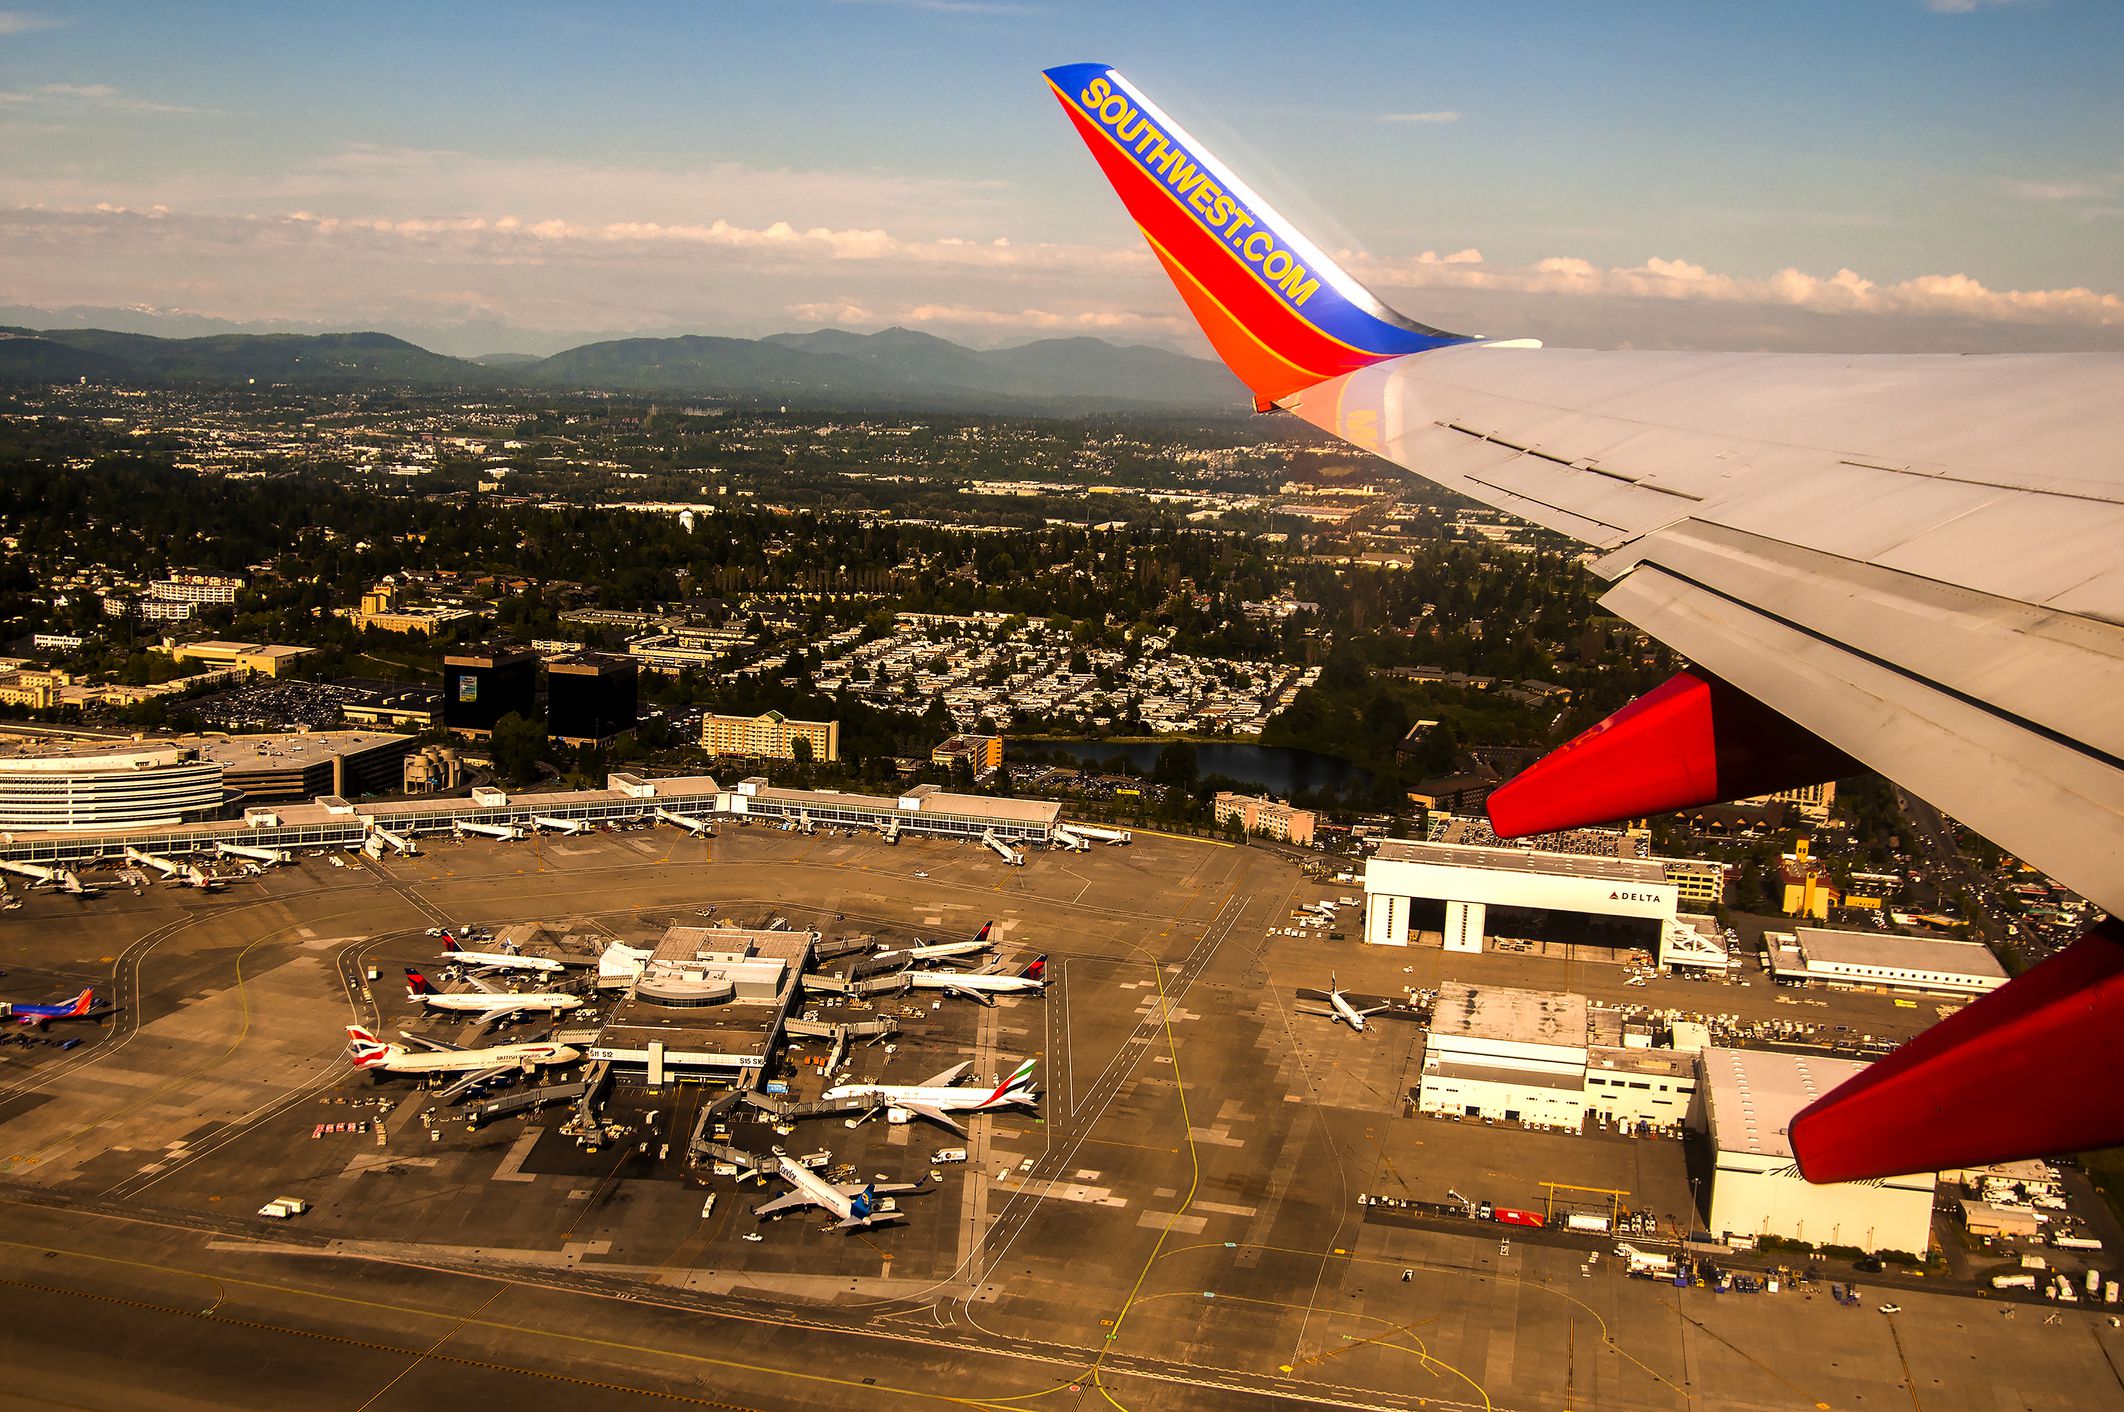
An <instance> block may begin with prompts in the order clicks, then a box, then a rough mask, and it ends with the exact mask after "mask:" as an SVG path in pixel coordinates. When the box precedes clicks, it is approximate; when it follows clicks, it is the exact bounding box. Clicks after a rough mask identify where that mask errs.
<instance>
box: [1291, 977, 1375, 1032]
mask: <svg viewBox="0 0 2124 1412" xmlns="http://www.w3.org/2000/svg"><path fill="white" fill-rule="evenodd" d="M1298 998H1299V999H1300V1000H1324V1001H1326V1002H1327V1006H1328V1008H1327V1009H1325V1010H1308V1009H1306V1008H1305V1007H1304V1006H1302V1005H1301V1006H1299V1007H1298V1013H1299V1014H1301V1015H1319V1016H1323V1017H1324V1018H1326V1019H1329V1020H1333V1021H1336V1022H1338V1023H1341V1024H1345V1025H1348V1026H1349V1027H1350V1028H1351V1029H1353V1030H1357V1031H1359V1032H1360V1033H1361V1032H1362V1031H1363V1029H1364V1017H1365V1016H1367V1015H1376V1014H1378V1013H1379V1012H1380V1011H1382V1010H1390V1009H1392V1008H1393V1002H1392V1001H1390V1000H1380V999H1379V997H1378V996H1376V995H1360V996H1358V997H1356V999H1357V1000H1362V1001H1365V1002H1366V1004H1365V1005H1364V1007H1363V1008H1362V1009H1360V1008H1358V1006H1357V1005H1356V1003H1355V1001H1353V1000H1352V999H1351V997H1349V996H1347V995H1345V994H1343V992H1342V986H1341V984H1340V983H1339V982H1338V981H1336V979H1335V973H1334V972H1333V971H1329V972H1328V988H1327V989H1326V990H1301V991H1299V992H1298ZM1374 1000H1379V1003H1378V1004H1377V1005H1373V1004H1371V1003H1370V1002H1371V1001H1374Z"/></svg>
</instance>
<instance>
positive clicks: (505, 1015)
mask: <svg viewBox="0 0 2124 1412" xmlns="http://www.w3.org/2000/svg"><path fill="white" fill-rule="evenodd" d="M523 1013H524V1012H523V1011H521V1010H489V1011H488V1012H487V1013H486V1014H484V1015H482V1016H480V1017H479V1023H477V1024H475V1025H474V1026H472V1033H474V1034H486V1033H487V1032H488V1031H490V1030H493V1029H496V1028H498V1027H499V1026H500V1025H502V1024H503V1023H504V1022H505V1021H509V1020H514V1019H517V1018H519V1017H520V1016H522V1014H523Z"/></svg>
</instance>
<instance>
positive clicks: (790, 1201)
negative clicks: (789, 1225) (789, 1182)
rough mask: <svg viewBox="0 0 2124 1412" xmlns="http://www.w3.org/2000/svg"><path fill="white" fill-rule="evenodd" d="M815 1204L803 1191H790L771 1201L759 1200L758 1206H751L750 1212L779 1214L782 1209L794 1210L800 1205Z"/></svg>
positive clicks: (760, 1214) (761, 1214) (755, 1213)
mask: <svg viewBox="0 0 2124 1412" xmlns="http://www.w3.org/2000/svg"><path fill="white" fill-rule="evenodd" d="M815 1204H816V1203H815V1202H813V1201H812V1199H811V1198H810V1197H809V1196H807V1195H805V1194H804V1193H803V1192H801V1191H792V1192H790V1193H789V1194H788V1195H786V1196H777V1197H776V1198H775V1199H774V1200H772V1201H764V1202H761V1203H760V1204H759V1205H758V1206H755V1207H753V1208H752V1214H753V1215H755V1216H779V1215H781V1214H782V1213H783V1212H784V1211H795V1210H798V1209H799V1208H801V1207H805V1206H811V1205H815Z"/></svg>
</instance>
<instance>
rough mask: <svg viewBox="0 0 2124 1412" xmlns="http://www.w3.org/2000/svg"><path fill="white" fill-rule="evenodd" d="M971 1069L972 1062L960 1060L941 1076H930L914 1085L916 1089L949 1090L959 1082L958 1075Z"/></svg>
mask: <svg viewBox="0 0 2124 1412" xmlns="http://www.w3.org/2000/svg"><path fill="white" fill-rule="evenodd" d="M971 1067H973V1060H971V1059H962V1060H960V1061H959V1062H958V1063H956V1064H954V1065H952V1066H951V1067H950V1068H949V1069H946V1070H945V1071H944V1072H943V1073H941V1074H931V1075H930V1076H929V1077H928V1078H926V1079H924V1080H922V1082H920V1083H918V1084H916V1085H915V1087H916V1088H949V1087H951V1086H952V1085H953V1084H955V1083H957V1082H958V1081H959V1075H961V1074H963V1073H965V1072H966V1071H967V1070H968V1069H969V1068H971Z"/></svg>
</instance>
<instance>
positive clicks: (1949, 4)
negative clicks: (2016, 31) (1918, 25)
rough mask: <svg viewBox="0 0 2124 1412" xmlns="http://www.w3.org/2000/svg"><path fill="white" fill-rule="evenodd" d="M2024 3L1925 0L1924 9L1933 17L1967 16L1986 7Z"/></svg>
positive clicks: (2017, 0) (2023, 1)
mask: <svg viewBox="0 0 2124 1412" xmlns="http://www.w3.org/2000/svg"><path fill="white" fill-rule="evenodd" d="M2026 3H2027V0H1925V8H1926V9H1928V10H1930V11H1932V13H1934V14H1935V15H1967V14H1970V13H1972V12H1974V11H1977V10H1981V9H1983V8H1984V7H1985V6H1987V5H1990V6H1995V7H1998V8H2004V7H2005V6H2008V5H2021V4H2026Z"/></svg>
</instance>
